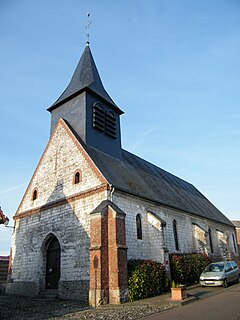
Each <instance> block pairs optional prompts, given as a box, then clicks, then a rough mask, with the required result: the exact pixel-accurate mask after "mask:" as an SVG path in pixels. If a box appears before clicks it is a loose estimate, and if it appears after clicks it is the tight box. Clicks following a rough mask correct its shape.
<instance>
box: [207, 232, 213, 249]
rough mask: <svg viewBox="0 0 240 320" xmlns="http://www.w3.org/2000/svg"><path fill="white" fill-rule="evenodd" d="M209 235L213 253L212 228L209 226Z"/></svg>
mask: <svg viewBox="0 0 240 320" xmlns="http://www.w3.org/2000/svg"><path fill="white" fill-rule="evenodd" d="M208 237H209V244H210V250H211V253H213V244H212V231H211V229H210V228H208Z"/></svg>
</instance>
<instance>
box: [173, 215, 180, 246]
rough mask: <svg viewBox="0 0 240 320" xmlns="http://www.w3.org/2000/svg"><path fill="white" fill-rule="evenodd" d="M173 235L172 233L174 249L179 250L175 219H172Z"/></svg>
mask: <svg viewBox="0 0 240 320" xmlns="http://www.w3.org/2000/svg"><path fill="white" fill-rule="evenodd" d="M173 235H174V241H175V249H176V250H179V244H178V234H177V221H176V220H175V219H174V220H173Z"/></svg>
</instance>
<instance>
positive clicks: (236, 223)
mask: <svg viewBox="0 0 240 320" xmlns="http://www.w3.org/2000/svg"><path fill="white" fill-rule="evenodd" d="M232 223H233V224H234V225H235V226H236V227H237V228H240V221H239V220H232Z"/></svg>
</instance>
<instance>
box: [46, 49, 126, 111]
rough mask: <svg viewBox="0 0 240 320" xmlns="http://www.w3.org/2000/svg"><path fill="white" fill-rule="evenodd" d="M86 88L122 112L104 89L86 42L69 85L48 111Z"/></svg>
mask: <svg viewBox="0 0 240 320" xmlns="http://www.w3.org/2000/svg"><path fill="white" fill-rule="evenodd" d="M86 89H89V90H90V91H92V92H94V93H95V94H97V95H98V96H100V97H102V98H103V99H104V100H105V101H107V102H109V103H110V104H111V105H112V106H113V107H114V108H115V109H117V110H118V112H119V113H120V114H122V113H123V111H122V110H120V109H119V108H118V107H117V105H116V104H115V103H114V101H113V100H112V99H111V98H110V96H109V95H108V93H107V92H106V90H105V89H104V87H103V84H102V81H101V78H100V76H99V73H98V70H97V67H96V64H95V62H94V59H93V56H92V53H91V50H90V47H89V45H88V44H87V45H86V47H85V50H84V52H83V54H82V56H81V58H80V60H79V62H78V65H77V68H76V69H75V71H74V73H73V76H72V79H71V81H70V82H69V85H68V86H67V88H66V89H65V91H64V92H63V93H62V95H61V96H60V97H59V98H58V99H57V101H56V102H54V104H53V105H52V106H51V107H50V108H48V111H52V110H53V109H55V108H57V107H58V106H59V105H61V104H63V103H64V102H66V101H68V100H70V99H71V98H72V97H74V96H76V95H77V94H79V93H81V92H82V91H83V90H86Z"/></svg>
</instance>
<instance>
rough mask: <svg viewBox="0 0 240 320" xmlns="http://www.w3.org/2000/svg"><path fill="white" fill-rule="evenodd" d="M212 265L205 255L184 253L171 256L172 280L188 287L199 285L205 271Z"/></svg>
mask: <svg viewBox="0 0 240 320" xmlns="http://www.w3.org/2000/svg"><path fill="white" fill-rule="evenodd" d="M209 263H210V259H209V257H208V256H207V255H206V254H204V253H183V254H172V255H170V267H171V276H172V280H173V281H174V282H175V283H178V284H184V285H187V286H190V285H193V284H195V283H198V281H199V276H200V274H201V273H202V271H203V269H204V268H205V267H206V265H208V264H209Z"/></svg>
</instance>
